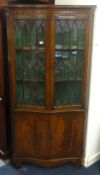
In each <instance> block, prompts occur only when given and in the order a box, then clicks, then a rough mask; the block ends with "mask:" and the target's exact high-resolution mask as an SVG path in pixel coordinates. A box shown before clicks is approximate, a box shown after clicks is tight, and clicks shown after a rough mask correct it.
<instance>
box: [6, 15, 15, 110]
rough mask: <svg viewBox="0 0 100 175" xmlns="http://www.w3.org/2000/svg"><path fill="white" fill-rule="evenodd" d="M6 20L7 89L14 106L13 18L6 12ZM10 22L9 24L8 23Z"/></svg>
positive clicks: (13, 106)
mask: <svg viewBox="0 0 100 175" xmlns="http://www.w3.org/2000/svg"><path fill="white" fill-rule="evenodd" d="M7 22H8V28H7V33H8V42H9V45H10V47H9V49H8V62H9V90H10V94H11V96H10V103H11V107H12V108H15V106H16V63H15V57H16V56H15V53H16V52H15V42H14V39H13V38H14V20H13V17H11V16H9V13H8V14H7ZM9 24H10V25H9ZM12 48H14V49H12Z"/></svg>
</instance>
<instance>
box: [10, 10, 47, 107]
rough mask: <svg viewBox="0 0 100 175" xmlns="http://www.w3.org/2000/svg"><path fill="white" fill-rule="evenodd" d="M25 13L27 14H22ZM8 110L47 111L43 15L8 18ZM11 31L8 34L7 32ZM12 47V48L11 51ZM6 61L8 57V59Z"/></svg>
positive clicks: (45, 48) (45, 29) (45, 20)
mask: <svg viewBox="0 0 100 175" xmlns="http://www.w3.org/2000/svg"><path fill="white" fill-rule="evenodd" d="M26 13H27V11H26ZM8 23H9V24H10V26H9V27H8V35H9V37H11V39H10V44H11V46H10V48H9V53H10V54H11V63H10V67H9V70H10V78H11V91H12V99H11V100H12V107H13V108H16V109H19V108H20V109H24V108H25V109H40V110H42V109H46V108H48V100H47V99H48V67H47V65H48V43H47V38H48V37H47V16H46V15H41V16H38V15H37V14H35V12H34V11H33V14H32V15H31V16H30V15H29V16H28V15H27V17H25V16H24V15H22V14H21V15H20V14H19V15H18V13H17V15H16V16H15V17H13V16H11V15H10V16H9V17H8ZM11 32H12V33H11ZM12 48H13V49H12ZM9 59H10V57H9Z"/></svg>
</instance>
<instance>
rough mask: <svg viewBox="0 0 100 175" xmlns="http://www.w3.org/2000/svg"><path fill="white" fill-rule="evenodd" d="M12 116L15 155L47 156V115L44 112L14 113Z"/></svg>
mask: <svg viewBox="0 0 100 175" xmlns="http://www.w3.org/2000/svg"><path fill="white" fill-rule="evenodd" d="M14 118H15V119H14V125H15V129H14V133H15V134H14V142H15V144H14V145H15V148H14V150H15V154H17V156H18V155H24V156H30V157H32V156H33V157H34V158H41V157H42V158H48V157H49V144H48V127H49V123H48V120H49V118H48V116H46V115H44V114H38V115H36V114H35V115H34V114H31V113H16V114H15V117H14ZM18 128H19V129H18Z"/></svg>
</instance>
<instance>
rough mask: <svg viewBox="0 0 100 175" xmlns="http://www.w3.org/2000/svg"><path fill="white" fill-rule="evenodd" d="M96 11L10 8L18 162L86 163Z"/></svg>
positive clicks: (48, 164) (15, 157) (85, 8)
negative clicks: (85, 151) (85, 142)
mask: <svg viewBox="0 0 100 175" xmlns="http://www.w3.org/2000/svg"><path fill="white" fill-rule="evenodd" d="M94 10H95V6H67V5H66V6H59V5H32V4H31V5H28V4H27V5H16V4H14V5H8V6H7V7H6V19H7V35H8V62H9V79H10V83H9V84H10V97H11V99H10V101H11V114H12V133H13V161H14V162H15V165H16V166H21V164H22V163H23V162H31V163H34V164H37V165H41V166H45V167H52V166H56V165H60V164H64V163H67V162H72V163H75V164H76V165H81V164H82V160H83V158H84V154H83V153H84V146H83V145H84V128H85V121H86V117H87V116H86V113H87V109H88V91H89V72H90V63H91V46H92V30H93V18H94Z"/></svg>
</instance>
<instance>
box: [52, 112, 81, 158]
mask: <svg viewBox="0 0 100 175" xmlns="http://www.w3.org/2000/svg"><path fill="white" fill-rule="evenodd" d="M50 125H51V150H50V157H51V158H54V157H55V158H62V157H81V156H82V151H83V138H84V113H83V112H66V113H63V114H62V113H60V114H59V113H58V114H52V116H51V118H50Z"/></svg>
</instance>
